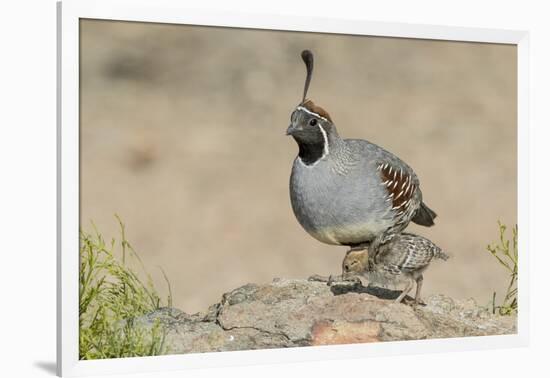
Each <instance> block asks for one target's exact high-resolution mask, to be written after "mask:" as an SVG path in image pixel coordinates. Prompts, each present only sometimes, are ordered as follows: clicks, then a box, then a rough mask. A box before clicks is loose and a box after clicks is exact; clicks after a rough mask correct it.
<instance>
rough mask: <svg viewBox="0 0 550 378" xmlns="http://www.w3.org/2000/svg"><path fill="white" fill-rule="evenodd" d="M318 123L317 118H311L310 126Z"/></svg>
mask: <svg viewBox="0 0 550 378" xmlns="http://www.w3.org/2000/svg"><path fill="white" fill-rule="evenodd" d="M316 124H317V120H316V119H315V118H312V119H310V121H309V125H310V126H315V125H316Z"/></svg>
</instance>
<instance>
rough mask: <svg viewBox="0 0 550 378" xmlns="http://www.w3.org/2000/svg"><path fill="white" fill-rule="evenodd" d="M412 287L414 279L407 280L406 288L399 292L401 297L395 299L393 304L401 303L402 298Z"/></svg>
mask: <svg viewBox="0 0 550 378" xmlns="http://www.w3.org/2000/svg"><path fill="white" fill-rule="evenodd" d="M413 285H414V279H412V278H409V283H408V284H407V287H405V289H404V290H403V291H402V292H401V295H400V296H399V297H397V299H396V300H395V303H401V302H402V301H403V298H405V297H406V296H407V294H409V291H411V290H412V288H413Z"/></svg>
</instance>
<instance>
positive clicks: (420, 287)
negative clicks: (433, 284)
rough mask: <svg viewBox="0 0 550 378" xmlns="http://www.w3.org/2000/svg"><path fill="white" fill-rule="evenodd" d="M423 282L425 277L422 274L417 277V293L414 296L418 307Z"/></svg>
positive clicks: (415, 304)
mask: <svg viewBox="0 0 550 378" xmlns="http://www.w3.org/2000/svg"><path fill="white" fill-rule="evenodd" d="M422 282H424V277H423V276H422V274H421V275H420V276H418V277H417V278H416V294H415V296H414V306H415V307H416V306H417V305H418V303H419V302H421V300H420V290H422Z"/></svg>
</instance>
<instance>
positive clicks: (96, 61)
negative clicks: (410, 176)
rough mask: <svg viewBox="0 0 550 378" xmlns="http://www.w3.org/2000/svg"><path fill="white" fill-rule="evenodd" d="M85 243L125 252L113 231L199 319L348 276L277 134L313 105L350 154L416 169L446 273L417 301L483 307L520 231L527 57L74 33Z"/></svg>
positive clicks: (319, 42) (126, 27) (439, 47)
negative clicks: (505, 237)
mask: <svg viewBox="0 0 550 378" xmlns="http://www.w3.org/2000/svg"><path fill="white" fill-rule="evenodd" d="M81 30H82V38H81V43H82V44H81V125H80V128H81V129H80V130H81V227H82V228H83V229H85V230H89V229H90V221H91V220H93V221H94V222H95V223H96V225H97V226H98V228H99V229H100V230H101V231H102V232H103V233H104V234H105V236H107V237H116V236H117V223H116V220H115V218H114V214H115V213H116V214H119V215H120V217H121V218H122V219H123V220H124V222H125V223H126V227H127V237H128V239H129V240H130V242H131V243H132V244H133V246H134V247H135V249H136V250H137V251H138V252H139V253H140V255H141V257H142V259H143V261H144V263H145V265H146V266H147V268H148V270H149V271H150V273H151V274H152V276H153V279H154V282H155V283H156V284H158V286H159V288H160V289H161V291H164V290H165V286H164V284H163V280H162V274H161V272H160V269H158V267H162V268H163V269H164V271H165V272H166V274H167V275H168V277H169V278H170V281H171V284H172V290H173V294H174V305H175V306H176V307H179V308H181V309H182V310H184V311H186V312H195V311H199V310H203V309H205V308H206V307H207V306H208V305H209V304H211V303H214V302H217V301H218V300H219V298H220V295H221V294H222V293H223V292H225V291H228V290H230V289H232V288H235V287H237V286H239V285H242V284H245V283H248V282H258V283H262V282H268V281H270V280H271V279H272V278H273V277H288V278H293V277H296V278H298V277H307V276H309V275H311V274H314V273H317V274H330V273H337V272H338V271H339V266H340V262H341V260H342V257H343V254H344V252H345V250H346V248H345V247H334V246H328V245H323V244H321V243H319V242H317V241H316V240H314V239H312V238H311V237H310V236H308V235H307V234H306V233H305V232H304V231H303V230H302V229H301V227H300V226H299V225H298V223H297V221H296V220H295V218H294V215H293V214H292V210H291V207H290V202H289V195H288V179H289V175H290V169H291V165H292V161H293V159H294V157H295V156H296V153H297V146H296V145H295V143H294V141H293V140H292V139H290V138H288V137H286V136H285V135H284V131H285V130H286V127H287V126H288V122H289V117H290V113H291V112H292V110H293V108H294V107H295V106H296V105H297V104H298V102H299V101H300V99H301V94H302V89H303V81H304V76H305V69H304V66H303V63H302V62H301V60H300V58H299V53H300V51H301V50H302V49H304V48H309V49H311V50H313V51H314V53H315V54H316V55H315V56H316V66H315V74H314V78H313V81H312V85H311V87H310V92H309V97H310V98H312V99H313V100H314V101H315V102H316V103H318V104H319V105H321V106H323V107H324V108H325V109H327V110H328V111H329V113H330V114H331V116H332V118H333V120H334V121H335V124H336V125H337V127H338V130H339V133H340V135H341V136H343V137H349V138H363V139H368V140H370V141H372V142H374V143H377V144H379V145H381V146H383V147H385V148H386V149H388V150H390V151H392V152H394V153H395V154H396V155H398V156H399V157H401V158H402V159H403V160H405V161H406V162H407V163H408V164H409V165H411V166H412V167H413V168H414V169H415V171H416V173H417V175H418V176H419V178H420V180H421V187H422V191H423V193H424V199H425V202H426V203H427V204H428V205H429V206H430V207H431V208H433V209H434V210H435V211H436V212H437V213H438V214H439V217H438V218H437V224H436V226H435V227H433V228H431V229H426V228H423V227H419V226H416V225H411V226H410V227H409V230H410V231H413V232H418V233H420V234H422V235H424V236H426V237H428V238H430V239H432V240H433V241H434V242H436V243H437V244H438V245H440V246H441V247H442V248H444V250H445V251H446V252H447V253H448V254H450V255H451V256H452V259H451V260H449V261H448V262H446V263H437V264H434V265H433V266H432V267H431V268H430V270H428V271H427V273H426V274H425V283H424V294H425V295H429V294H431V293H445V294H447V295H450V296H454V297H458V298H465V297H474V298H475V299H477V300H478V301H479V302H480V303H482V304H485V303H488V301H489V300H490V298H491V296H492V292H493V290H497V291H503V290H504V289H505V284H506V280H507V275H506V272H505V271H504V270H503V269H502V267H501V266H499V265H498V264H497V263H496V262H495V261H493V258H492V257H491V256H490V255H489V254H488V253H487V252H486V251H485V247H486V245H487V243H489V242H491V241H493V240H496V238H497V236H498V232H497V220H501V221H503V222H504V223H506V224H508V225H513V224H515V223H516V222H517V221H516V219H517V218H516V217H517V214H516V184H517V175H516V155H517V146H516V144H517V143H516V141H517V140H516V93H517V88H516V68H517V67H516V48H515V46H511V45H493V44H480V43H457V42H440V41H427V40H409V39H392V38H375V37H357V36H335V35H321V34H311V33H294V32H273V31H252V30H242V29H224V28H204V27H191V26H177V25H157V24H143V23H123V22H110V21H92V20H86V21H83V22H82V25H81Z"/></svg>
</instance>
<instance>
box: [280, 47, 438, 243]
mask: <svg viewBox="0 0 550 378" xmlns="http://www.w3.org/2000/svg"><path fill="white" fill-rule="evenodd" d="M302 58H303V60H304V62H305V63H306V67H307V78H306V84H305V87H304V96H303V99H302V102H301V103H300V105H298V106H297V107H296V109H295V110H294V112H293V113H292V116H291V124H290V126H289V127H288V130H287V134H288V135H292V136H293V137H294V139H295V140H296V142H297V143H298V147H299V152H298V156H297V157H296V159H295V160H294V163H293V166H292V173H291V176H290V199H291V204H292V209H293V211H294V214H295V216H296V218H297V220H298V222H299V223H300V224H301V225H302V227H303V228H304V229H305V230H306V231H307V232H308V233H309V234H310V235H311V236H313V237H314V238H315V239H317V240H319V241H321V242H323V243H327V244H334V245H347V246H351V247H352V248H353V247H357V246H362V245H368V244H369V243H371V242H372V241H373V240H375V238H378V239H379V240H378V241H379V242H380V243H383V242H385V241H387V240H389V239H391V237H392V236H393V235H395V234H396V233H399V232H401V231H403V230H404V229H405V228H406V227H407V225H408V224H409V222H410V221H411V220H412V221H413V222H415V223H418V224H421V225H424V226H431V225H433V224H434V223H433V220H434V218H435V217H436V214H435V213H434V212H433V211H432V210H430V209H429V208H428V207H427V206H426V205H425V204H424V203H423V202H422V192H421V190H420V183H419V180H418V178H417V176H416V174H415V173H414V171H413V170H412V168H411V167H409V166H408V165H407V164H406V163H404V162H403V161H402V160H401V159H399V158H398V157H397V156H395V155H394V154H392V153H391V152H389V151H386V150H385V149H383V148H382V147H379V146H377V145H376V144H374V143H371V142H368V141H366V140H361V139H342V138H341V137H340V136H339V134H338V131H337V130H336V126H335V125H334V123H333V121H332V118H331V116H330V115H329V114H328V112H327V111H325V110H324V109H323V108H321V107H319V106H317V105H316V104H315V103H314V102H313V101H311V100H307V99H306V98H305V97H306V94H307V90H308V87H309V82H310V79H311V74H312V71H313V55H312V54H311V52H309V51H307V50H306V51H304V52H303V53H302Z"/></svg>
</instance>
